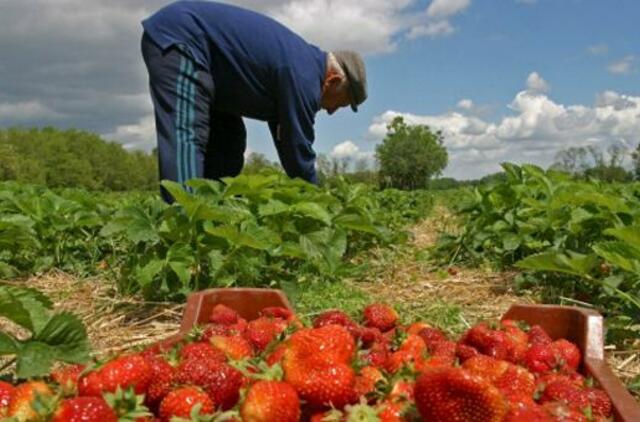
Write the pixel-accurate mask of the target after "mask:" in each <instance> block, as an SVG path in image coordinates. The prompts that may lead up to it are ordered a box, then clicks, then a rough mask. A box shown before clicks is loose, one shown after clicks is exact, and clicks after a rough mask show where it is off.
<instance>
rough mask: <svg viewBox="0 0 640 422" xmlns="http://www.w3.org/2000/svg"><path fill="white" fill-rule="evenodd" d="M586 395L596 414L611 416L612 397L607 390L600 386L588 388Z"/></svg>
mask: <svg viewBox="0 0 640 422" xmlns="http://www.w3.org/2000/svg"><path fill="white" fill-rule="evenodd" d="M586 395H587V400H589V403H590V404H591V411H592V412H593V414H594V415H597V416H603V417H605V418H608V417H609V416H611V406H612V405H611V399H610V398H609V396H608V395H607V393H606V392H604V391H603V390H600V389H598V388H587V389H586Z"/></svg>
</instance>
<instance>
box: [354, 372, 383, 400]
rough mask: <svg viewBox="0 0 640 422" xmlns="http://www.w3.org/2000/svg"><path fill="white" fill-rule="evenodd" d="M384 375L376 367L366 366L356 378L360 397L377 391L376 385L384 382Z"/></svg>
mask: <svg viewBox="0 0 640 422" xmlns="http://www.w3.org/2000/svg"><path fill="white" fill-rule="evenodd" d="M384 380H385V378H384V375H382V372H380V370H379V369H378V368H376V367H375V366H365V367H364V368H362V369H361V370H360V373H359V374H358V375H357V376H356V382H355V387H354V388H355V390H356V393H357V394H358V396H365V395H367V394H369V393H372V392H374V391H375V390H376V384H377V383H378V382H381V381H384Z"/></svg>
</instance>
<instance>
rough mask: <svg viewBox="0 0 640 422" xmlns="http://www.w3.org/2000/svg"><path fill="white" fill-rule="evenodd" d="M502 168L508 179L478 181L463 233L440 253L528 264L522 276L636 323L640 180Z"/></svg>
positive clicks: (464, 209) (463, 210)
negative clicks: (619, 181)
mask: <svg viewBox="0 0 640 422" xmlns="http://www.w3.org/2000/svg"><path fill="white" fill-rule="evenodd" d="M503 168H504V170H505V172H506V179H505V180H504V181H502V182H497V183H494V184H491V185H488V186H481V187H478V188H476V189H475V192H474V195H473V196H472V197H471V199H470V200H469V201H467V202H466V203H465V204H463V205H462V206H461V207H460V208H459V210H458V212H459V214H460V215H461V216H462V217H463V218H464V221H465V223H464V227H463V230H462V233H460V234H459V235H457V236H452V235H446V234H445V235H444V236H443V237H442V238H441V240H440V243H439V246H438V251H437V254H438V255H439V256H440V257H441V258H442V259H444V260H446V261H447V262H448V263H452V262H456V261H465V260H466V261H469V262H482V261H485V262H490V263H492V264H494V265H496V266H498V267H513V266H515V267H518V268H521V269H524V270H528V271H529V272H530V274H529V275H525V276H523V277H521V280H523V281H525V282H526V283H532V282H533V283H538V284H540V285H542V286H544V287H545V288H546V289H548V290H549V295H548V296H549V299H551V300H553V299H552V298H554V297H555V298H557V297H558V296H564V297H570V298H573V299H575V300H578V301H580V302H585V301H589V302H591V303H592V304H593V305H594V306H597V307H598V308H599V309H600V310H601V311H602V312H604V313H606V314H607V315H608V316H611V317H614V318H611V319H610V320H609V321H610V323H611V324H612V326H620V324H622V326H624V327H627V329H634V327H637V324H638V323H640V295H639V294H638V291H639V288H640V276H639V275H640V229H639V228H638V227H640V212H639V211H638V210H639V209H640V207H639V205H640V185H638V184H624V185H621V184H605V183H602V182H597V181H589V182H579V181H575V180H573V179H571V178H570V177H569V176H568V175H566V174H563V173H557V172H553V171H546V172H545V171H543V170H542V169H540V168H538V167H536V166H532V165H524V166H521V167H520V166H515V165H512V164H504V165H503ZM615 332H616V330H612V331H611V333H615Z"/></svg>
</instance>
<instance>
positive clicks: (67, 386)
mask: <svg viewBox="0 0 640 422" xmlns="http://www.w3.org/2000/svg"><path fill="white" fill-rule="evenodd" d="M84 370H85V366H84V365H67V366H64V367H62V368H60V369H57V370H55V371H53V372H52V373H51V379H53V381H55V382H56V383H57V384H58V385H59V386H60V388H61V389H62V391H63V393H65V394H68V395H72V394H74V393H75V392H77V390H78V380H79V379H80V374H81V373H82V371H84Z"/></svg>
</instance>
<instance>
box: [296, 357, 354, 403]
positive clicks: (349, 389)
mask: <svg viewBox="0 0 640 422" xmlns="http://www.w3.org/2000/svg"><path fill="white" fill-rule="evenodd" d="M284 380H285V381H286V382H288V383H289V384H291V386H292V387H293V388H294V389H295V390H296V391H297V392H298V395H299V396H300V399H302V400H304V401H306V402H307V403H308V404H309V405H310V406H312V407H314V408H317V407H322V406H333V407H335V408H337V409H341V408H343V407H344V406H345V405H347V404H350V403H353V402H355V401H356V400H357V395H356V392H355V373H354V371H353V369H352V368H351V367H350V366H348V365H346V364H344V363H335V364H321V365H316V364H312V365H304V364H301V365H300V366H293V367H292V366H289V367H288V369H287V370H285V377H284Z"/></svg>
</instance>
